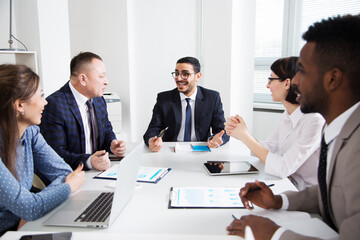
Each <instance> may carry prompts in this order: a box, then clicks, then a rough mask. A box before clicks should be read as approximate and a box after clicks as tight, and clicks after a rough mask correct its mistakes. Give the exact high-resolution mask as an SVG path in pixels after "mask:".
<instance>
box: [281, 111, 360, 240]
mask: <svg viewBox="0 0 360 240" xmlns="http://www.w3.org/2000/svg"><path fill="white" fill-rule="evenodd" d="M328 181H329V184H328V186H327V187H328V188H327V194H328V199H329V207H330V217H331V219H332V221H333V222H334V224H335V226H336V228H337V230H338V233H339V235H340V239H359V236H360V106H358V107H357V108H356V109H355V111H354V112H353V114H352V115H351V116H350V117H349V119H348V120H347V121H346V123H345V125H344V127H343V128H342V129H341V131H340V134H339V136H338V137H337V140H336V143H335V146H334V150H333V153H332V156H331V164H330V168H329V174H328ZM285 194H286V196H287V197H288V198H289V209H288V210H297V211H306V212H310V213H320V214H321V215H322V216H324V215H325V214H324V209H323V205H322V201H321V194H320V189H319V188H318V186H317V185H316V186H312V187H309V188H306V189H304V190H303V191H301V192H286V193H285ZM324 221H325V222H329V220H328V219H324ZM280 239H316V238H311V237H305V236H303V235H300V234H297V233H294V232H292V231H289V230H287V231H285V232H284V234H283V235H282V236H281V238H280Z"/></svg>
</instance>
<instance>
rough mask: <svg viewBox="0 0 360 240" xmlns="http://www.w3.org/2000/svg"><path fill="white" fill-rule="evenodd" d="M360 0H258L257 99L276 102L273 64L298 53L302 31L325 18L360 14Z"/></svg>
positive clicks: (255, 80)
mask: <svg viewBox="0 0 360 240" xmlns="http://www.w3.org/2000/svg"><path fill="white" fill-rule="evenodd" d="M359 13H360V0H336V1H328V0H316V1H314V0H257V1H256V23H255V24H256V25H255V26H256V30H255V73H254V102H256V103H274V102H272V99H271V95H270V92H269V90H268V89H267V88H266V84H267V78H268V77H269V75H270V73H271V70H270V65H271V64H272V63H273V62H274V61H275V60H276V59H278V58H280V57H287V56H298V55H299V53H300V50H301V48H302V46H303V45H304V44H305V42H304V40H302V37H301V36H302V34H303V33H304V32H305V31H306V30H307V29H308V27H309V26H310V25H312V24H313V23H314V22H317V21H319V20H321V19H326V18H328V17H331V16H337V15H343V14H359Z"/></svg>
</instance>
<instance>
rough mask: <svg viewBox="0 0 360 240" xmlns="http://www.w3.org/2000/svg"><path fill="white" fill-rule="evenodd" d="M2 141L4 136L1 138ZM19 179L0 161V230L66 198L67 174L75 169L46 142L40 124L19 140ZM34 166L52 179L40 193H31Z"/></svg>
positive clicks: (17, 167) (37, 215)
mask: <svg viewBox="0 0 360 240" xmlns="http://www.w3.org/2000/svg"><path fill="white" fill-rule="evenodd" d="M0 141H1V139H0ZM15 167H16V173H17V177H18V179H16V178H15V177H14V176H13V175H12V174H11V173H10V171H9V170H8V169H7V167H6V166H5V165H4V163H3V162H2V161H0V232H2V231H6V230H7V229H9V228H11V227H14V226H16V225H17V224H18V223H19V221H20V219H21V218H23V219H25V220H27V221H33V220H36V219H38V218H40V217H41V216H43V215H44V214H45V213H47V212H48V211H50V210H52V209H53V208H55V207H56V206H58V205H59V204H60V203H62V202H63V201H65V200H66V199H67V197H68V196H69V195H70V192H71V190H70V186H69V185H68V184H67V183H65V177H66V176H67V175H68V174H69V173H71V172H72V169H71V168H70V166H69V165H68V164H66V163H65V162H64V160H63V159H62V158H61V157H60V156H59V155H58V154H57V153H56V152H55V151H54V150H53V149H52V148H51V147H50V146H49V145H48V144H47V143H46V141H45V140H44V138H43V136H42V135H41V134H40V130H39V127H37V126H31V127H28V128H27V129H26V130H25V132H24V135H23V136H22V138H21V139H20V141H19V145H18V147H17V156H16V165H15ZM34 168H36V169H37V170H38V171H39V172H40V173H41V174H43V175H44V176H46V177H47V178H48V179H49V181H50V182H51V184H50V185H48V186H47V187H46V188H45V189H44V190H42V191H41V192H39V193H36V194H35V193H32V192H30V191H29V190H30V188H31V186H32V182H33V175H34Z"/></svg>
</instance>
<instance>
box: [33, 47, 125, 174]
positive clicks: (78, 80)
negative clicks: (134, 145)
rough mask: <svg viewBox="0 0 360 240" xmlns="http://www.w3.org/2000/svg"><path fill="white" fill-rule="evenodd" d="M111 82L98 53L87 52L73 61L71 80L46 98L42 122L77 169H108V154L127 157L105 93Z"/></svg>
mask: <svg viewBox="0 0 360 240" xmlns="http://www.w3.org/2000/svg"><path fill="white" fill-rule="evenodd" d="M107 84H108V81H107V78H106V69H105V65H104V63H103V61H102V59H101V57H99V56H98V55H96V54H94V53H91V52H83V53H80V54H79V55H77V56H75V57H74V58H73V59H72V60H71V64H70V81H69V82H67V83H66V84H65V85H64V86H63V87H62V88H61V89H60V90H58V91H56V92H55V93H53V94H51V95H50V96H49V97H48V98H47V99H46V100H47V101H48V105H46V106H45V109H44V112H43V117H42V121H41V125H40V129H41V133H42V134H43V135H44V137H45V139H46V141H47V142H48V143H49V144H50V146H51V147H52V148H53V149H54V150H55V151H56V152H57V153H58V154H59V155H60V156H61V157H62V158H64V160H65V161H66V162H67V163H68V164H69V165H70V166H71V167H72V168H73V169H76V168H77V166H78V165H79V164H80V163H84V169H86V170H88V169H98V170H106V169H108V168H109V167H110V160H109V156H108V153H109V152H112V153H114V154H115V155H117V156H120V157H122V156H124V154H125V150H126V149H125V143H124V142H123V141H118V140H116V136H115V134H114V132H113V130H112V126H111V123H110V121H109V119H108V113H107V108H106V103H105V99H104V98H103V93H104V91H105V88H106V86H107Z"/></svg>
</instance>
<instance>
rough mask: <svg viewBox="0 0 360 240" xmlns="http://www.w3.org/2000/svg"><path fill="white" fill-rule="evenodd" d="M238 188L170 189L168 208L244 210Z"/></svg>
mask: <svg viewBox="0 0 360 240" xmlns="http://www.w3.org/2000/svg"><path fill="white" fill-rule="evenodd" d="M239 191H240V188H230V187H229V188H228V187H226V188H225V187H224V188H222V187H172V188H171V189H170V197H169V208H244V205H243V204H242V202H241V200H240V198H239Z"/></svg>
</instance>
